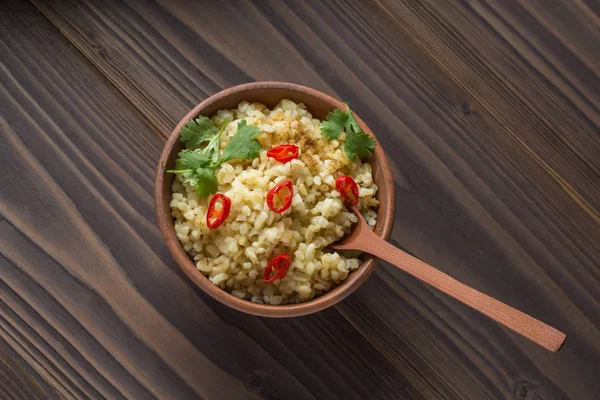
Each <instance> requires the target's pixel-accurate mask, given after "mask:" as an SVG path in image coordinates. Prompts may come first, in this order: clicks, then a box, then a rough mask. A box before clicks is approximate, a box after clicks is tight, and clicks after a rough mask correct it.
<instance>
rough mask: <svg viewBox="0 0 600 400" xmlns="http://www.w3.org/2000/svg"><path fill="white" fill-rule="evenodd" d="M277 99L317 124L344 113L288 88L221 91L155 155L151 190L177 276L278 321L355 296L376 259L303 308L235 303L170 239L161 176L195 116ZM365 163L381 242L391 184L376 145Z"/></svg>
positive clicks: (328, 100)
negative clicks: (301, 107) (299, 107)
mask: <svg viewBox="0 0 600 400" xmlns="http://www.w3.org/2000/svg"><path fill="white" fill-rule="evenodd" d="M282 99H289V100H292V101H294V102H297V103H299V102H302V103H304V104H305V105H306V107H307V109H308V111H309V112H310V113H311V114H312V115H313V117H315V118H318V119H324V118H325V116H326V115H327V114H328V113H329V112H330V111H331V110H333V109H334V108H339V109H342V110H344V111H345V110H346V108H345V106H344V105H343V104H342V103H341V102H340V101H338V100H335V99H334V98H332V97H330V96H328V95H326V94H324V93H321V92H319V91H317V90H314V89H310V88H307V87H304V86H300V85H295V84H292V83H285V82H255V83H248V84H243V85H239V86H234V87H232V88H229V89H226V90H223V91H221V92H219V93H216V94H214V95H212V96H210V97H209V98H207V99H206V100H204V101H203V102H202V103H200V104H198V105H197V106H196V107H194V108H193V109H192V110H191V111H190V112H189V113H188V114H187V115H186V116H185V117H183V119H182V120H181V121H180V122H179V124H177V126H176V127H175V130H173V132H172V133H171V135H170V136H169V139H168V140H167V143H166V144H165V147H164V149H163V151H162V154H161V155H160V161H159V163H158V169H157V172H156V181H155V186H154V200H155V206H156V216H157V218H158V226H159V228H160V232H161V234H162V237H163V239H164V241H165V243H166V244H167V246H168V248H169V251H170V252H171V254H172V255H173V257H174V258H175V261H177V264H179V266H180V267H181V269H182V270H183V272H185V274H186V275H187V276H188V277H189V278H190V279H191V280H192V282H194V283H195V284H196V285H198V286H199V287H200V288H201V289H202V290H204V291H205V292H206V293H208V294H209V295H210V296H212V297H213V298H215V299H216V300H218V301H220V302H221V303H223V304H226V305H228V306H229V307H232V308H235V309H237V310H240V311H243V312H246V313H248V314H254V315H260V316H264V317H279V318H281V317H295V316H300V315H306V314H311V313H314V312H317V311H321V310H323V309H325V308H327V307H330V306H332V305H334V304H335V303H337V302H338V301H340V300H342V299H343V298H344V297H346V296H348V295H349V294H350V293H352V292H353V291H354V290H356V288H357V287H358V286H360V285H361V284H362V283H363V282H364V281H365V280H366V279H367V278H368V277H369V275H370V274H371V273H372V272H373V270H374V269H375V267H376V265H377V259H376V258H375V257H373V256H371V255H368V254H364V255H363V256H362V257H361V259H362V263H361V265H360V267H359V268H358V269H357V270H356V271H354V272H352V273H350V274H349V275H348V278H347V279H346V280H345V281H344V282H342V283H341V284H340V285H339V286H337V287H336V288H334V289H333V290H331V291H329V292H327V293H325V294H323V295H322V296H320V297H317V298H314V299H313V300H310V301H307V302H304V303H299V304H287V305H268V304H256V303H252V302H251V301H248V300H242V299H240V298H237V297H235V296H233V295H231V294H229V293H228V292H226V291H225V290H223V289H220V288H219V287H217V286H216V285H214V284H213V283H212V282H211V281H209V280H208V278H207V277H206V276H204V275H203V274H202V273H201V272H200V271H198V270H197V269H196V266H195V265H194V263H193V262H192V260H191V258H190V257H189V256H188V254H187V253H186V252H185V251H184V250H183V247H182V246H181V243H180V242H179V240H178V239H177V237H176V236H175V229H174V227H173V218H172V216H171V210H170V208H169V203H170V199H171V184H172V183H173V178H174V175H173V174H169V173H165V170H168V169H172V168H173V167H174V165H175V159H176V158H177V153H178V152H179V151H180V150H181V149H182V148H183V145H182V143H181V142H180V141H179V131H180V130H181V127H182V126H183V125H184V124H185V123H186V122H187V121H189V120H190V119H192V118H195V117H196V116H198V115H206V116H209V117H210V116H212V115H214V114H215V112H216V111H217V110H219V109H231V108H236V107H237V105H238V104H239V103H240V102H241V101H243V100H246V101H249V102H253V101H256V102H259V103H263V104H265V105H266V106H267V107H269V108H273V107H274V106H276V105H277V104H278V103H279V102H280V101H281V100H282ZM356 120H357V121H358V123H359V125H360V126H361V128H362V129H363V130H364V131H365V132H366V133H367V134H369V135H371V136H373V137H375V136H374V135H373V132H371V130H370V129H369V127H368V126H367V125H366V124H365V123H364V122H363V120H362V119H360V118H359V117H358V116H356ZM371 163H372V165H373V179H374V181H375V183H376V184H377V186H378V188H379V190H378V199H379V201H380V206H379V210H378V213H377V225H376V226H375V232H376V233H377V234H378V235H379V236H381V237H383V238H384V239H387V238H389V236H390V232H391V231H392V223H393V221H394V211H395V196H394V180H393V178H392V172H391V171H390V167H389V165H388V161H387V158H386V156H385V154H384V152H383V149H382V148H381V144H379V142H378V143H377V146H376V147H375V151H374V154H373V156H372V157H371Z"/></svg>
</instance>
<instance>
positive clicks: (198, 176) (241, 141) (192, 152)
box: [167, 116, 262, 197]
mask: <svg viewBox="0 0 600 400" xmlns="http://www.w3.org/2000/svg"><path fill="white" fill-rule="evenodd" d="M228 122H229V119H226V120H225V121H223V125H221V128H220V129H219V130H217V127H216V126H214V125H213V123H212V122H211V121H210V119H208V118H207V117H204V116H200V117H198V118H196V119H195V120H192V121H189V122H188V123H187V124H185V126H184V127H183V128H181V131H180V132H179V134H180V136H181V137H180V138H179V140H180V141H182V142H183V143H185V146H186V149H184V150H182V151H180V152H179V154H177V156H178V157H179V158H178V159H177V161H176V162H175V169H171V170H168V171H167V172H170V173H173V174H181V175H182V176H183V178H184V182H187V183H189V184H190V185H192V186H193V187H195V188H196V194H198V196H199V197H206V196H208V195H210V194H213V193H216V192H217V189H218V186H219V183H218V182H217V178H216V176H215V171H216V170H217V169H218V168H219V167H220V166H221V164H223V163H224V162H227V161H230V160H234V159H236V158H241V159H245V160H248V159H252V158H255V157H257V156H258V154H259V153H260V151H261V150H262V146H261V145H260V142H259V141H258V140H256V137H257V136H258V135H260V131H259V130H258V128H257V127H255V126H252V125H247V124H246V120H242V121H241V122H239V123H238V129H237V131H236V133H235V135H234V136H233V137H232V138H231V140H230V141H229V143H227V145H226V146H225V148H224V149H223V153H222V154H221V155H220V156H219V144H220V143H221V134H222V133H223V130H224V129H225V127H226V126H227V123H228ZM204 144H206V145H205V146H204V147H201V146H202V145H204Z"/></svg>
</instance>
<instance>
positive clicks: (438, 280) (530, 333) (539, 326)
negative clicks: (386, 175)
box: [329, 206, 567, 352]
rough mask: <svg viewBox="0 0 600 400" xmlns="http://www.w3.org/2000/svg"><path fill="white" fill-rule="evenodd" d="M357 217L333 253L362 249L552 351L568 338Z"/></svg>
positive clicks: (359, 216) (356, 212) (357, 213)
mask: <svg viewBox="0 0 600 400" xmlns="http://www.w3.org/2000/svg"><path fill="white" fill-rule="evenodd" d="M348 207H349V208H350V209H351V210H352V212H353V213H354V214H355V215H356V216H357V218H358V224H357V225H356V227H355V228H354V230H353V231H352V233H351V234H350V235H348V236H346V237H345V238H344V239H342V240H341V241H339V242H336V243H333V244H331V245H329V248H330V249H332V250H360V251H364V252H366V253H369V254H372V255H374V256H376V257H379V258H381V259H382V260H385V261H387V262H389V263H390V264H392V265H394V266H396V267H397V268H400V269H401V270H403V271H405V272H408V273H409V274H411V275H412V276H414V277H416V278H419V279H420V280H422V281H423V282H426V283H428V284H430V285H431V286H433V287H435V288H437V289H439V290H441V291H442V292H444V293H446V294H447V295H449V296H451V297H454V298H455V299H457V300H459V301H462V302H463V303H465V304H466V305H468V306H471V307H472V308H474V309H475V310H477V311H479V312H481V313H483V314H485V315H487V316H488V317H490V318H492V319H494V320H496V321H497V322H499V323H501V324H502V325H504V326H506V327H508V328H510V329H512V330H513V331H515V332H517V333H519V334H521V335H523V336H525V337H526V338H528V339H530V340H532V341H534V342H535V343H537V344H539V345H540V346H542V347H545V348H546V349H548V350H550V351H553V352H554V351H558V350H559V349H560V348H561V346H562V344H563V343H564V341H565V339H566V338H567V336H566V335H565V334H564V333H562V332H560V331H558V330H556V329H554V328H553V327H551V326H549V325H546V324H545V323H543V322H541V321H538V320H537V319H535V318H533V317H531V316H529V315H527V314H525V313H522V312H521V311H519V310H516V309H514V308H512V307H510V306H508V305H506V304H504V303H502V302H500V301H498V300H496V299H494V298H492V297H490V296H488V295H486V294H483V293H481V292H479V291H477V290H475V289H473V288H471V287H469V286H467V285H465V284H463V283H460V282H459V281H457V280H456V279H454V278H452V277H450V276H448V275H446V274H445V273H443V272H441V271H439V270H437V269H436V268H434V267H432V266H431V265H429V264H426V263H424V262H423V261H421V260H419V259H417V258H415V257H413V256H411V255H410V254H408V253H405V252H404V251H402V250H400V249H398V248H396V247H394V246H393V245H391V244H389V243H388V242H386V241H385V240H383V239H382V238H380V237H379V236H377V235H376V234H375V233H374V232H373V231H372V230H371V229H369V227H368V225H367V223H366V221H365V220H364V219H363V217H362V215H361V214H360V212H359V211H358V210H357V209H356V207H354V206H348Z"/></svg>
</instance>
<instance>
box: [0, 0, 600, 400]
mask: <svg viewBox="0 0 600 400" xmlns="http://www.w3.org/2000/svg"><path fill="white" fill-rule="evenodd" d="M0 9H1V12H0V66H1V69H2V70H1V73H0V78H1V87H0V89H1V93H2V94H1V107H0V113H1V114H0V126H1V134H0V167H1V171H2V172H1V173H0V296H1V299H0V398H9V399H28V400H29V399H35V398H66V399H86V398H94V399H96V398H108V399H120V398H130V399H148V398H162V399H187V398H208V399H248V398H266V399H311V398H319V399H330V398H340V399H388V398H389V399H421V398H428V399H442V398H450V399H488V398H492V399H497V398H508V399H565V398H570V399H598V398H600V268H599V266H600V4H599V3H598V2H597V1H593V0H579V1H575V0H573V1H571V0H564V1H559V0H531V1H529V0H523V1H521V2H517V1H498V2H490V3H488V2H484V1H479V0H470V1H460V0H457V1H444V0H422V1H413V0H378V1H375V2H367V1H352V2H341V1H337V0H335V1H327V2H322V3H321V2H317V1H312V0H310V1H287V2H277V1H253V2H250V1H242V0H239V1H237V0H236V1H228V2H216V1H208V0H207V1H204V2H198V3H197V4H195V5H192V2H186V1H183V0H178V1H166V0H165V1H158V2H147V1H144V0H131V1H128V2H126V3H121V2H117V1H109V0H104V1H94V2H91V1H90V2H80V1H75V0H72V1H66V0H56V1H51V0H33V1H32V3H29V2H27V1H18V0H12V1H3V2H1V5H0ZM254 80H282V81H290V82H296V83H300V84H303V85H307V86H311V87H314V88H316V89H319V90H322V91H324V92H327V93H330V94H332V95H333V96H335V97H337V98H340V99H343V100H346V101H348V102H349V103H350V104H351V106H352V108H353V109H355V110H356V111H357V112H358V114H359V115H361V116H362V117H363V118H364V119H365V120H366V121H367V122H368V124H369V125H370V126H371V128H373V131H375V133H376V134H377V136H378V137H379V139H380V141H381V143H382V145H383V146H385V149H386V151H387V153H388V154H389V155H390V156H391V162H392V169H393V174H394V179H395V182H396V196H397V204H396V207H397V211H396V222H395V227H394V231H393V234H392V238H391V242H392V243H394V244H395V245H397V246H400V247H402V248H404V249H406V250H407V251H409V252H411V253H412V254H414V255H416V256H417V257H419V258H421V259H423V260H425V261H427V262H429V263H431V264H433V265H435V266H437V267H439V268H440V269H441V270H443V271H445V272H447V273H448V274H450V275H452V276H454V277H455V278H457V279H459V280H461V281H463V282H465V283H467V284H469V285H472V286H473V287H475V288H477V289H479V290H482V291H484V292H485V293H488V294H490V295H492V296H494V297H496V298H498V299H500V300H501V301H504V302H506V303H508V304H510V305H512V306H514V307H517V308H519V309H520V310H523V311H524V312H527V313H529V314H531V315H532V316H534V317H536V318H538V319H540V320H542V321H544V322H547V323H549V324H551V325H553V326H555V327H557V328H558V329H560V330H562V331H564V332H565V333H566V334H567V335H568V338H567V342H566V345H565V347H564V348H563V349H562V350H561V351H560V352H558V353H555V354H553V353H550V352H548V351H546V350H544V349H542V348H541V347H538V346H536V345H535V344H532V343H530V342H529V341H527V340H526V339H524V338H522V337H520V336H519V335H517V334H515V333H513V332H511V331H509V330H507V329H505V328H503V327H501V326H499V325H498V324H496V323H494V322H493V321H491V320H489V319H487V318H485V317H483V316H481V315H479V314H478V313H477V312H475V311H472V310H471V309H469V308H467V307H465V306H463V305H461V304H459V303H458V302H456V301H454V300H452V299H449V298H448V297H447V296H445V295H443V294H441V293H439V292H437V291H436V290H434V289H431V288H429V287H427V286H425V285H424V284H422V283H420V282H418V281H416V280H415V279H413V278H411V277H409V276H407V275H406V274H404V273H402V272H400V271H398V270H396V269H394V268H392V267H390V266H389V265H385V264H383V265H381V266H380V267H379V268H378V270H377V272H376V273H375V274H374V275H373V276H372V277H371V278H370V279H369V280H368V281H367V283H365V284H364V285H363V286H362V287H361V288H360V289H359V290H358V291H357V292H355V293H354V294H353V295H351V296H350V297H349V298H347V299H346V300H345V301H343V302H342V303H340V304H338V305H337V306H335V307H333V308H331V309H328V310H326V311H323V312H321V313H318V314H316V315H311V316H307V317H302V318H295V319H289V320H271V319H265V318H257V317H253V316H249V315H244V314H242V313H239V312H237V311H234V310H231V309H228V308H226V307H225V306H223V305H221V304H219V303H217V302H215V301H214V300H212V299H211V298H209V297H208V296H207V295H205V294H204V293H202V292H200V291H199V290H198V289H196V288H195V287H194V286H193V285H192V284H191V282H190V281H189V280H188V279H187V278H186V277H185V276H184V275H183V274H182V273H181V272H180V271H179V269H178V267H177V265H176V264H175V262H174V261H173V260H172V258H171V256H170V255H169V253H168V251H167V249H166V247H165V245H164V244H163V242H162V240H161V237H160V235H159V232H158V229H157V226H156V221H155V216H154V210H153V199H152V194H151V193H152V188H153V179H154V170H155V164H156V161H157V159H158V155H159V152H160V151H161V148H162V146H163V143H164V141H165V138H166V137H167V136H168V135H169V133H170V132H171V130H172V129H173V127H174V126H175V124H176V122H177V121H178V120H179V119H180V118H182V116H183V115H184V114H185V113H186V112H187V111H188V110H189V109H190V108H191V107H192V106H193V105H195V104H197V103H198V102H200V101H201V100H203V99H204V98H206V97H207V96H208V95H210V94H212V93H215V92H217V91H219V90H220V89H222V88H226V87H229V86H232V85H235V84H239V83H243V82H249V81H254Z"/></svg>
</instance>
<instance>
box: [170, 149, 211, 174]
mask: <svg viewBox="0 0 600 400" xmlns="http://www.w3.org/2000/svg"><path fill="white" fill-rule="evenodd" d="M177 156H178V157H179V158H178V159H177V163H180V166H181V167H183V168H181V169H196V168H200V167H205V166H207V165H208V164H209V163H210V159H209V158H208V157H207V156H205V155H204V154H203V153H201V152H200V151H199V150H189V149H185V150H181V151H180V152H179V154H177ZM177 169H180V168H179V167H177Z"/></svg>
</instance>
